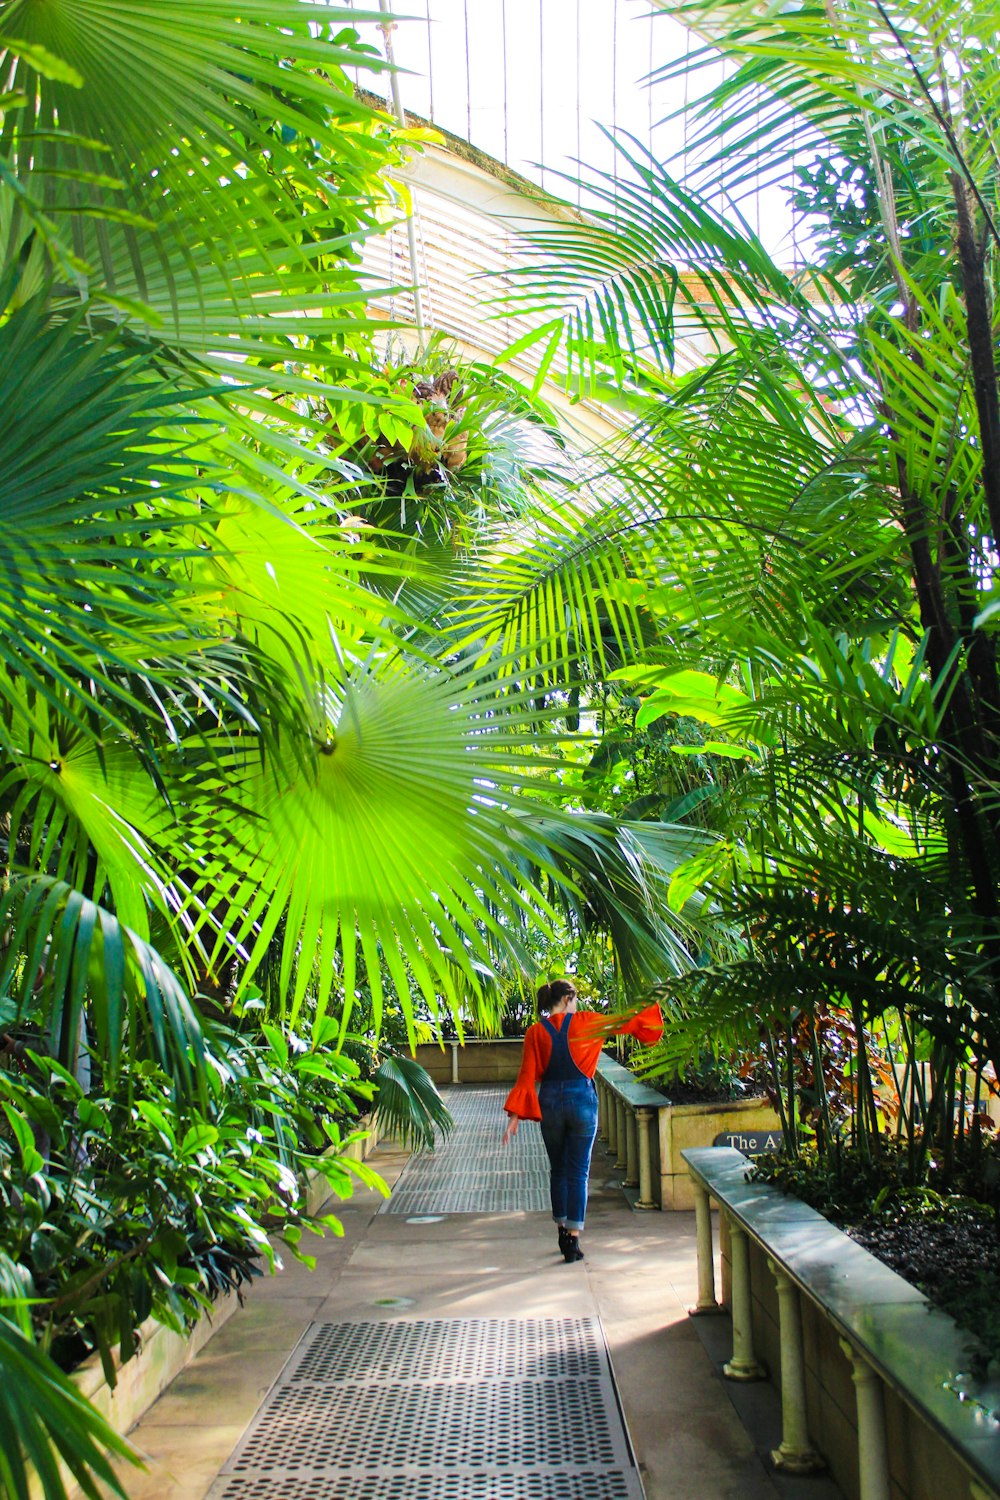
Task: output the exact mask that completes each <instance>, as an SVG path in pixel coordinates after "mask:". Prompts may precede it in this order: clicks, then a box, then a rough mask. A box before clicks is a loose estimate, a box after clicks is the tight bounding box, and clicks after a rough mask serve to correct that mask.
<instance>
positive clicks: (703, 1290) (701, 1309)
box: [690, 1177, 723, 1318]
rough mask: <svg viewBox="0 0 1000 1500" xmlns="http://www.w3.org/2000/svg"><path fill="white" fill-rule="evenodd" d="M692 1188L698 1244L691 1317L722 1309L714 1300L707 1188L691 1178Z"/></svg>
mask: <svg viewBox="0 0 1000 1500" xmlns="http://www.w3.org/2000/svg"><path fill="white" fill-rule="evenodd" d="M691 1186H692V1188H693V1189H694V1224H695V1233H696V1236H697V1244H698V1302H697V1304H696V1306H694V1307H692V1309H691V1314H690V1315H691V1317H692V1318H697V1317H700V1316H702V1315H703V1314H705V1313H720V1312H722V1311H723V1309H722V1307H720V1305H719V1303H718V1302H716V1300H715V1251H714V1249H713V1247H712V1210H711V1208H710V1206H709V1201H708V1190H707V1189H706V1188H705V1187H704V1186H703V1185H702V1184H701V1183H700V1182H699V1181H698V1179H697V1177H692V1178H691Z"/></svg>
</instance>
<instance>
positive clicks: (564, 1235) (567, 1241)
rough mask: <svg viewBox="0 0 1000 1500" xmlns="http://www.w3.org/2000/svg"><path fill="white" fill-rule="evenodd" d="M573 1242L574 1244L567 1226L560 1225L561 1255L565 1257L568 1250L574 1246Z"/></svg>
mask: <svg viewBox="0 0 1000 1500" xmlns="http://www.w3.org/2000/svg"><path fill="white" fill-rule="evenodd" d="M572 1242H573V1236H572V1235H571V1234H570V1232H569V1230H568V1229H567V1228H566V1225H565V1224H560V1225H559V1254H560V1255H565V1254H566V1251H567V1250H568V1248H569V1246H570V1245H571V1244H572Z"/></svg>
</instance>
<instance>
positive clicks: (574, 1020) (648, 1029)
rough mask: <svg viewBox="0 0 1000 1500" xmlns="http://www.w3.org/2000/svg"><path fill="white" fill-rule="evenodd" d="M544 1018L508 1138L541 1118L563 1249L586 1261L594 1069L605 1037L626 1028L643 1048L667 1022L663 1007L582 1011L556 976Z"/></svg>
mask: <svg viewBox="0 0 1000 1500" xmlns="http://www.w3.org/2000/svg"><path fill="white" fill-rule="evenodd" d="M538 1008H539V1011H542V1012H547V1014H543V1015H542V1018H541V1020H540V1021H536V1022H535V1023H534V1025H533V1026H529V1027H528V1032H527V1035H526V1036H525V1038H524V1052H523V1054H522V1057H521V1071H520V1073H519V1074H518V1077H517V1082H516V1083H515V1085H514V1087H513V1088H512V1089H511V1091H510V1093H509V1095H508V1096H507V1102H506V1104H505V1105H504V1109H505V1110H506V1111H507V1114H508V1116H509V1119H508V1124H507V1129H506V1130H505V1131H504V1137H503V1143H504V1145H505V1146H506V1145H507V1143H508V1141H510V1140H511V1139H512V1137H513V1136H514V1135H516V1133H517V1127H518V1125H519V1124H520V1122H521V1121H522V1120H540V1121H541V1124H542V1140H543V1141H544V1142H545V1150H546V1151H547V1152H548V1157H549V1169H550V1170H549V1189H550V1193H551V1198H552V1217H553V1218H554V1219H555V1221H556V1224H557V1225H558V1226H559V1249H560V1250H561V1251H562V1255H563V1259H564V1260H566V1261H567V1262H572V1261H576V1260H583V1251H582V1250H581V1249H580V1232H581V1230H582V1229H583V1223H584V1219H585V1217H586V1213H587V1180H588V1178H589V1175H590V1156H591V1152H592V1151H593V1149H594V1139H595V1137H596V1135H597V1090H596V1089H595V1087H594V1074H595V1073H596V1072H597V1063H598V1060H599V1058H600V1056H601V1048H602V1047H603V1046H604V1043H605V1041H606V1039H607V1038H608V1037H609V1036H612V1035H614V1034H616V1033H622V1032H627V1033H629V1034H630V1035H632V1036H635V1037H637V1038H638V1039H639V1041H640V1042H642V1043H643V1044H644V1045H646V1046H648V1045H649V1044H650V1043H651V1042H656V1041H659V1039H660V1037H661V1036H662V1035H663V1019H662V1017H661V1015H660V1008H659V1006H658V1005H650V1006H648V1007H647V1008H646V1010H643V1011H640V1012H639V1014H638V1015H636V1016H628V1017H622V1016H603V1015H600V1014H599V1013H598V1012H596V1011H578V1010H577V1008H576V990H575V989H574V987H573V985H572V984H570V982H569V980H568V979H555V980H553V981H552V983H551V984H543V985H542V987H541V989H540V990H539V991H538Z"/></svg>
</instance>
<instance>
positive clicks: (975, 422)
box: [515, 0, 1000, 1066]
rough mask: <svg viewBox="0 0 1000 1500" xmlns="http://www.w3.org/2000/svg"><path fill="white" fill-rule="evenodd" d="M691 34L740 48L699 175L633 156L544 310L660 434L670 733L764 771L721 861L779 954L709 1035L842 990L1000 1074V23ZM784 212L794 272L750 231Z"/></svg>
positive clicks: (711, 877) (650, 600)
mask: <svg viewBox="0 0 1000 1500" xmlns="http://www.w3.org/2000/svg"><path fill="white" fill-rule="evenodd" d="M674 14H676V15H678V16H679V17H680V18H681V19H683V20H685V21H686V22H688V23H689V24H690V25H692V26H693V27H694V28H696V30H697V31H698V32H700V34H701V35H702V36H703V37H705V38H707V40H706V42H705V45H704V47H703V48H702V49H701V50H700V51H698V52H696V53H695V54H694V55H693V57H692V58H691V59H689V60H685V62H683V63H678V64H677V65H676V66H675V67H674V68H673V69H670V70H667V74H666V77H667V81H673V82H675V83H677V84H678V86H679V85H680V82H681V79H682V76H683V78H684V80H685V92H687V91H688V90H692V89H693V90H694V91H695V94H696V92H697V84H698V79H699V72H700V69H701V68H702V67H703V66H704V67H708V66H711V67H712V68H713V69H714V71H713V73H711V74H710V75H708V76H709V78H710V79H714V80H715V81H710V82H707V83H706V85H705V87H704V91H703V93H702V95H701V97H696V98H695V102H694V103H693V104H692V105H691V107H690V109H689V113H688V117H687V122H686V125H687V129H686V138H687V142H688V153H689V155H688V159H687V164H686V175H685V177H684V180H682V181H678V180H677V179H676V177H675V176H673V175H671V172H670V171H669V170H668V169H667V168H666V167H665V166H664V165H663V164H661V163H659V162H657V161H655V160H653V159H652V158H651V157H650V156H649V154H648V153H647V152H645V151H644V150H643V148H641V147H640V146H639V145H637V144H636V143H635V142H631V141H622V142H620V143H619V145H620V152H621V168H622V169H621V172H620V174H619V175H618V176H617V177H616V178H615V179H610V178H604V179H600V180H598V181H596V182H595V181H593V180H591V181H590V182H588V188H589V189H590V190H591V192H592V194H593V196H594V197H595V198H596V199H598V200H601V199H603V202H602V203H600V202H599V206H598V207H597V208H596V209H595V210H594V212H593V213H592V214H591V216H590V220H589V223H588V224H587V225H585V226H582V227H581V226H579V225H572V224H565V223H564V224H561V225H560V226H559V227H558V228H556V229H554V230H552V231H551V232H548V231H544V232H539V233H538V235H537V248H538V255H537V260H536V264H535V266H534V268H533V269H531V270H530V271H528V272H527V273H526V275H525V277H524V278H523V280H522V284H521V287H520V288H519V290H518V292H517V293H516V294H515V296H516V300H517V301H518V302H519V303H520V305H522V306H524V305H527V306H530V307H532V308H533V309H534V310H535V311H536V312H538V313H541V312H545V313H546V315H547V317H548V319H549V322H548V325H547V332H546V337H550V336H551V319H552V317H553V316H554V315H557V316H561V317H562V318H563V326H564V331H565V336H566V345H567V349H568V352H569V355H570V358H571V360H572V361H573V365H574V379H576V380H577V381H580V382H587V381H593V380H594V379H595V378H596V376H597V375H598V374H600V375H601V376H602V377H603V378H605V379H606V378H607V377H608V376H609V375H610V376H612V377H614V378H615V379H616V380H617V381H618V383H619V384H620V386H621V388H622V389H623V391H624V393H625V395H626V397H627V399H628V401H629V403H630V405H631V407H632V409H633V411H635V412H636V413H637V417H636V420H635V423H634V426H633V429H632V431H631V433H630V435H629V438H628V439H627V440H626V441H625V442H624V443H622V444H621V445H619V448H618V450H617V451H616V452H614V453H613V454H611V455H610V456H609V457H608V459H607V464H608V470H609V473H611V474H613V475H614V477H615V478H616V480H617V481H618V484H619V486H620V488H621V489H623V490H624V491H625V492H626V497H625V498H624V499H623V500H621V501H618V502H616V503H615V504H614V505H611V506H606V507H605V508H604V510H603V512H602V513H600V514H599V515H597V516H596V517H594V519H593V522H592V548H591V552H590V555H591V556H593V557H598V558H600V559H601V560H602V566H604V567H605V568H606V569H607V570H609V572H611V573H612V574H613V576H614V577H615V578H618V579H621V578H623V577H624V576H626V575H627V574H628V573H629V572H631V574H632V576H633V577H634V578H638V579H640V580H641V583H640V584H639V585H638V588H639V591H640V597H641V600H642V604H643V606H644V607H645V608H646V609H648V611H649V612H650V614H652V615H654V616H655V618H656V621H657V626H658V637H657V639H656V641H655V642H646V643H644V645H643V648H642V650H641V651H638V652H634V653H633V661H632V662H630V664H629V668H628V671H627V677H628V681H629V683H630V685H631V687H632V690H633V691H639V692H643V693H644V694H646V702H645V704H644V707H643V710H642V715H644V716H645V717H644V720H643V722H646V723H651V722H654V721H655V720H656V719H657V717H658V716H659V717H661V718H662V717H663V716H664V715H667V716H672V717H673V718H674V719H675V720H676V719H677V718H678V716H682V715H691V714H694V715H695V716H696V717H697V718H698V719H700V720H701V723H702V725H703V726H704V729H703V731H702V733H701V734H700V735H697V736H695V737H694V739H693V742H692V744H691V746H690V748H691V749H692V750H693V751H699V750H701V749H702V748H703V749H704V750H705V752H706V753H708V754H713V753H714V754H726V755H729V756H737V757H742V758H743V762H744V764H745V768H746V769H745V774H744V775H743V776H742V778H741V779H740V781H739V782H738V783H737V785H736V786H735V787H734V786H732V785H731V784H727V785H726V787H725V789H724V792H723V795H722V797H721V798H718V796H717V793H716V792H715V791H713V796H716V797H717V807H718V818H717V822H716V831H717V834H718V837H717V839H716V841H715V843H714V847H713V849H711V850H710V851H708V852H707V853H705V852H704V851H703V852H702V853H701V854H700V855H699V856H698V859H699V861H700V863H699V864H698V866H697V867H696V869H695V874H696V875H697V876H699V877H700V878H701V879H702V880H704V881H706V882H707V886H708V888H709V889H713V890H714V892H715V894H716V896H717V898H718V899H719V900H721V901H723V902H724V904H725V905H726V907H727V910H728V912H729V915H730V917H731V918H732V919H733V920H734V921H736V922H742V923H743V924H744V925H745V931H746V934H747V943H746V947H745V951H744V956H743V958H742V959H741V961H740V962H739V963H738V964H737V965H735V966H734V965H731V964H723V965H721V966H719V967H717V968H716V969H715V970H710V971H708V972H706V973H705V974H704V975H703V976H702V980H701V981H700V993H701V994H702V997H703V1000H704V1003H703V1004H701V1005H693V1004H692V995H691V987H690V982H689V981H686V980H683V979H682V980H681V981H680V985H679V988H680V989H681V990H682V991H683V992H684V993H683V996H682V997H681V998H679V1002H678V1003H679V1004H680V1005H681V1006H682V1008H683V1010H684V1012H685V1014H687V1016H688V1018H689V1028H688V1034H689V1035H690V1036H691V1037H692V1038H698V1039H700V1037H701V1036H702V1035H703V1034H704V1032H705V1030H706V1028H710V1027H713V1026H715V1027H717V1026H723V1025H736V1026H737V1027H738V1026H739V1024H740V1022H741V1018H744V1019H745V1018H747V1017H748V1015H749V1016H751V1017H752V1022H751V1024H752V1025H753V1026H756V1024H757V1021H758V1019H760V1018H761V1017H764V1018H766V1017H767V1016H768V1015H770V1016H771V1017H772V1018H773V1019H774V1021H775V1022H776V1023H777V1024H780V1025H782V1026H787V1024H788V1020H789V1013H790V1011H792V1010H794V1009H795V1008H797V1007H803V1006H804V1007H807V1008H808V1007H809V1006H812V1005H813V1004H815V1003H816V1001H817V999H818V997H826V998H830V997H836V998H838V999H839V1000H840V1001H841V1002H842V1003H845V1004H847V1005H849V1006H852V1007H854V1008H855V1010H856V1014H857V1016H858V1018H859V1019H868V1018H871V1017H877V1016H879V1015H880V1014H881V1013H882V1012H883V1011H884V1010H885V1008H886V1007H887V1006H897V1007H900V1008H901V1009H902V1010H903V1011H904V1017H905V1021H906V1023H907V1024H909V1025H910V1026H911V1027H912V1028H914V1030H915V1029H916V1028H926V1030H927V1031H928V1032H929V1033H930V1034H931V1035H932V1036H935V1037H937V1038H938V1039H939V1040H940V1041H941V1042H942V1043H943V1044H944V1043H946V1044H947V1048H948V1050H949V1051H950V1054H951V1056H952V1057H954V1056H955V1055H956V1054H957V1055H962V1053H963V1051H964V1049H965V1048H966V1047H970V1048H971V1049H972V1050H973V1054H974V1055H975V1056H976V1057H977V1058H978V1059H979V1061H980V1064H981V1063H982V1062H983V1061H984V1060H985V1059H986V1058H989V1059H990V1060H992V1062H993V1064H994V1066H996V1064H997V1062H998V1060H1000V1030H998V1025H1000V1008H998V984H1000V908H998V900H1000V896H998V891H1000V883H998V877H1000V867H998V850H1000V840H998V837H997V835H998V832H1000V828H998V824H997V818H998V811H1000V802H998V799H997V789H998V786H1000V748H998V747H1000V738H998V734H997V730H998V727H1000V715H998V710H1000V677H998V671H997V659H996V625H997V619H998V617H1000V616H998V607H997V602H996V599H995V566H996V553H997V545H998V538H1000V529H998V528H1000V504H998V500H997V493H998V492H997V485H998V484H1000V479H998V477H997V476H998V475H1000V467H998V458H1000V452H998V450H997V443H998V436H1000V425H998V424H1000V404H998V389H997V378H996V369H995V364H994V354H993V324H994V317H995V313H994V309H993V305H992V300H991V287H992V285H993V279H994V271H995V262H996V256H997V252H998V249H1000V238H998V232H997V226H996V220H995V212H994V208H993V204H994V201H995V189H996V174H997V162H996V153H995V144H994V141H993V136H992V131H991V128H990V123H989V122H990V121H991V119H992V118H993V112H994V110H995V104H996V97H997V90H998V86H1000V70H998V69H997V66H996V63H995V56H994V51H993V48H992V46H991V44H990V41H989V38H990V37H991V36H992V34H993V31H994V29H995V26H996V22H997V19H998V17H997V13H996V9H995V7H992V6H987V7H985V9H984V8H980V9H979V10H977V11H975V12H974V13H973V12H971V11H968V10H962V11H961V12H959V13H954V14H949V15H948V16H947V17H944V16H942V15H941V13H940V12H939V11H936V10H934V9H933V8H931V7H930V6H929V5H926V4H923V3H920V0H905V3H900V4H897V5H887V4H884V3H882V0H871V3H869V0H850V3H847V4H836V5H831V6H827V7H826V9H825V10H824V9H812V10H809V9H807V10H805V11H801V10H796V11H781V12H773V11H769V12H768V13H767V14H766V15H764V14H761V13H760V12H759V11H758V10H757V9H755V8H754V7H751V6H747V5H743V4H729V3H725V0H720V3H710V4H697V5H684V6H679V7H676V8H674ZM720 58H721V59H723V60H724V61H725V64H726V67H725V69H724V71H725V75H726V76H725V79H724V81H723V82H721V83H720V82H718V81H717V80H718V69H717V66H716V65H717V63H718V61H719V59H720ZM775 186H777V187H778V188H782V187H783V188H784V189H785V192H786V194H787V198H788V200H789V201H790V205H791V208H792V210H793V213H794V217H795V221H796V223H797V226H798V229H797V246H796V249H797V256H798V260H797V263H796V264H795V265H794V266H793V267H792V268H791V269H788V268H784V267H782V265H780V264H779V263H777V262H776V261H775V260H774V258H773V257H772V255H771V254H769V252H768V251H767V249H766V248H765V245H764V244H763V243H762V241H761V239H760V237H759V235H758V234H756V233H755V232H754V231H753V229H752V228H751V227H750V221H751V219H752V215H753V212H754V206H755V195H756V194H757V193H758V192H759V191H761V190H768V189H769V190H771V192H772V197H771V200H770V201H771V202H772V203H773V191H774V189H775ZM764 201H765V204H766V202H767V201H768V200H767V199H765V200H764ZM720 205H722V206H720ZM692 334H694V335H697V337H698V340H699V343H700V347H701V348H702V349H703V350H704V351H706V352H705V354H704V357H703V358H702V359H701V361H700V362H699V363H698V365H697V367H696V368H695V369H694V370H693V371H692V370H691V369H690V366H688V367H687V368H686V371H685V367H684V366H683V365H682V366H680V367H678V366H677V364H676V363H675V361H676V356H677V351H678V349H679V348H681V346H682V345H683V342H684V339H685V338H686V337H688V336H690V335H692ZM566 577H567V578H568V580H569V581H568V582H566V583H564V584H562V597H563V598H564V599H569V598H570V597H571V592H570V591H571V588H572V573H571V572H569V573H567V575H566ZM692 673H700V674H707V687H706V684H705V678H704V676H703V677H702V678H701V679H700V680H698V681H697V682H696V683H695V689H694V691H692V679H691V674H692ZM699 741H701V744H699ZM705 741H708V743H705ZM713 742H715V743H714V745H713ZM751 1004H752V1009H751ZM678 1045H680V1043H679V1042H678Z"/></svg>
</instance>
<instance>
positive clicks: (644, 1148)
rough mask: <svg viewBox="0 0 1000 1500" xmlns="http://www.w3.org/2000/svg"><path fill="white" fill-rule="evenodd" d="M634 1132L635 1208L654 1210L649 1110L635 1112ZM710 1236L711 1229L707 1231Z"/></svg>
mask: <svg viewBox="0 0 1000 1500" xmlns="http://www.w3.org/2000/svg"><path fill="white" fill-rule="evenodd" d="M635 1118H636V1130H637V1132H638V1136H639V1196H638V1198H637V1199H636V1203H635V1206H636V1208H655V1207H656V1202H655V1200H654V1198H653V1147H652V1134H653V1111H652V1110H651V1109H637V1110H636V1112H635ZM709 1234H711V1229H709Z"/></svg>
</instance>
